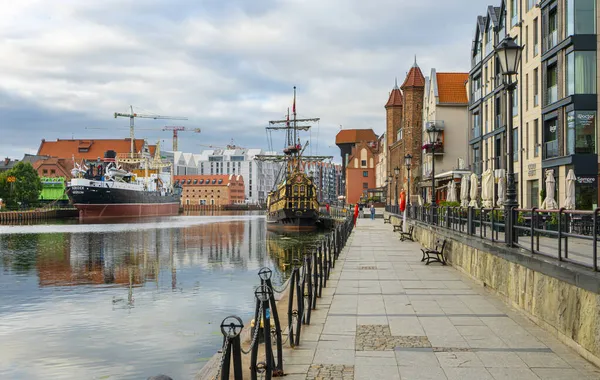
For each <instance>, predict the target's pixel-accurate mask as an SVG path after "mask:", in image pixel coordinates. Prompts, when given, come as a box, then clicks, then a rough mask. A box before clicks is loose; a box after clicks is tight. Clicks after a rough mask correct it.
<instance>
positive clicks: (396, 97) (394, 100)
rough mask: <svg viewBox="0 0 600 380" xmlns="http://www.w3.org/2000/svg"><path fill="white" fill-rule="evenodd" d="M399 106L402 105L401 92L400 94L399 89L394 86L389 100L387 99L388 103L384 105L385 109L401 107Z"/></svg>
mask: <svg viewBox="0 0 600 380" xmlns="http://www.w3.org/2000/svg"><path fill="white" fill-rule="evenodd" d="M401 105H402V92H400V89H399V88H398V86H396V87H394V89H393V90H392V92H391V93H390V98H389V99H388V102H387V104H386V105H385V108H387V107H396V106H401Z"/></svg>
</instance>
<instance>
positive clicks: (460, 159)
mask: <svg viewBox="0 0 600 380" xmlns="http://www.w3.org/2000/svg"><path fill="white" fill-rule="evenodd" d="M468 80H469V74H468V73H438V72H437V71H436V69H431V75H430V76H429V78H427V83H426V87H425V96H424V99H423V131H422V134H423V137H422V139H423V141H425V142H427V141H428V137H427V132H426V130H427V128H429V127H430V126H435V127H436V128H437V129H439V130H441V132H440V141H441V146H439V147H437V149H436V152H435V157H434V155H433V154H432V153H431V150H429V149H427V150H423V151H422V154H423V165H422V169H421V173H422V178H421V181H420V184H419V185H420V186H419V187H420V188H421V189H420V195H421V196H422V198H423V201H424V202H425V203H430V202H431V201H432V199H433V196H432V194H433V193H432V187H431V185H432V169H433V165H432V160H433V159H435V188H436V189H437V190H436V191H437V197H436V199H437V200H438V202H439V201H442V200H445V199H446V185H447V184H448V183H449V182H450V181H457V182H458V181H460V178H462V175H463V174H466V173H468V170H467V167H466V162H467V159H468V136H467V134H468V125H469V113H468V105H469V100H468V98H467V88H466V86H467V82H468ZM411 194H412V193H411Z"/></svg>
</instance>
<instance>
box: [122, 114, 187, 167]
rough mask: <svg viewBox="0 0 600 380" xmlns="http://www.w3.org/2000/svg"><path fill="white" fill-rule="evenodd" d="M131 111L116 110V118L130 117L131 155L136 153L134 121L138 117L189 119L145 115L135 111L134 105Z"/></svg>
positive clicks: (185, 118) (174, 117)
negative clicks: (121, 111)
mask: <svg viewBox="0 0 600 380" xmlns="http://www.w3.org/2000/svg"><path fill="white" fill-rule="evenodd" d="M129 110H130V112H129V113H120V112H115V119H116V118H117V117H128V118H129V138H130V139H131V157H133V155H134V153H135V152H134V149H135V148H134V137H135V134H134V122H133V120H134V119H135V118H136V117H140V118H144V119H154V120H159V119H161V120H163V119H164V120H187V117H177V116H160V115H143V114H139V113H135V112H133V106H131V105H130V106H129Z"/></svg>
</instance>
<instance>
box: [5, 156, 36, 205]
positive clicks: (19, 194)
mask: <svg viewBox="0 0 600 380" xmlns="http://www.w3.org/2000/svg"><path fill="white" fill-rule="evenodd" d="M9 177H15V182H14V183H12V184H11V183H9V182H8V178H9ZM41 191H42V182H41V181H40V177H39V176H38V174H37V172H36V171H35V169H34V168H33V166H31V164H30V163H28V162H27V163H25V162H19V163H18V164H16V165H15V166H14V167H13V168H12V169H10V170H8V171H6V172H4V173H2V174H1V175H0V198H2V199H6V204H7V205H9V206H15V205H16V204H17V203H18V202H21V204H23V205H25V206H32V205H36V204H37V203H38V199H39V196H40V192H41Z"/></svg>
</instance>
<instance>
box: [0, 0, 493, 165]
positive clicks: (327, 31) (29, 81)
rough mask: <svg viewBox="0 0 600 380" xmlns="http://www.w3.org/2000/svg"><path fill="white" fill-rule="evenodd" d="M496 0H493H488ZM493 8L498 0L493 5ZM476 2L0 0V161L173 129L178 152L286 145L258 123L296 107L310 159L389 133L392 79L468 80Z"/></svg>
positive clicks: (155, 137) (479, 10)
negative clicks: (56, 146)
mask: <svg viewBox="0 0 600 380" xmlns="http://www.w3.org/2000/svg"><path fill="white" fill-rule="evenodd" d="M497 2H498V3H499V1H497ZM494 5H497V4H494ZM486 9H487V3H485V2H484V3H482V2H481V1H480V0H455V1H442V0H419V1H415V0H371V1H363V0H343V1H342V0H325V1H324V0H254V1H248V0H102V1H99V0H95V1H92V0H90V1H81V0H52V1H48V0H19V1H13V0H0V10H1V11H0V57H2V59H0V156H2V157H12V158H18V159H20V158H21V157H22V156H23V154H24V153H36V152H37V149H38V147H39V145H40V141H41V139H46V140H55V139H57V138H61V139H69V138H76V139H78V138H81V139H84V138H85V139H90V138H126V137H128V136H129V130H128V125H129V120H128V119H127V118H116V119H115V118H114V115H113V114H114V112H127V111H128V109H129V106H130V105H133V107H134V111H136V112H138V113H147V114H157V115H166V116H180V117H187V118H188V120H185V121H180V120H152V119H136V122H135V123H136V137H138V138H140V137H143V138H147V139H148V141H149V142H150V143H155V142H156V141H161V144H162V146H163V149H165V150H171V144H172V140H171V133H170V132H165V131H161V130H160V129H161V127H163V126H185V127H188V128H200V129H201V133H193V132H182V133H180V138H179V150H182V151H184V152H193V153H197V152H199V151H201V150H203V149H208V146H210V145H212V146H217V147H218V146H224V145H226V144H229V143H231V142H232V141H233V142H234V143H235V144H236V145H238V146H242V147H246V148H265V149H267V148H270V147H272V148H274V149H277V150H280V149H282V148H283V141H284V136H283V135H282V134H281V133H273V135H272V146H271V145H270V144H269V143H268V139H267V134H266V131H265V127H266V126H267V124H268V121H269V120H274V119H281V118H283V117H284V115H285V114H286V112H287V108H288V107H291V105H292V99H293V87H294V86H297V101H296V108H297V112H298V117H305V118H308V117H310V118H312V117H320V118H321V121H320V122H319V123H316V124H313V129H312V132H311V134H310V135H305V136H304V138H303V140H308V139H309V138H310V140H311V141H312V143H311V145H310V149H309V151H308V153H311V154H323V155H333V156H335V157H336V158H337V161H339V158H338V156H339V149H337V147H335V135H336V133H337V132H338V131H339V130H340V128H344V129H351V128H372V129H373V130H374V131H375V132H376V133H377V134H381V133H383V132H384V130H385V109H384V105H385V103H386V101H387V98H388V95H389V92H390V91H391V89H392V88H393V86H394V79H395V78H396V77H398V81H399V82H401V81H402V80H403V79H404V77H405V76H406V73H407V72H408V70H409V69H410V67H411V66H412V64H413V62H414V60H415V56H416V58H417V62H418V64H419V66H420V67H421V70H422V71H423V74H424V75H426V76H427V75H429V72H430V70H431V68H432V67H434V68H436V70H437V71H438V72H441V71H443V72H448V71H468V70H469V66H470V59H469V50H470V48H471V41H472V40H473V37H474V34H475V26H476V17H477V15H479V14H484V13H485V11H486Z"/></svg>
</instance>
